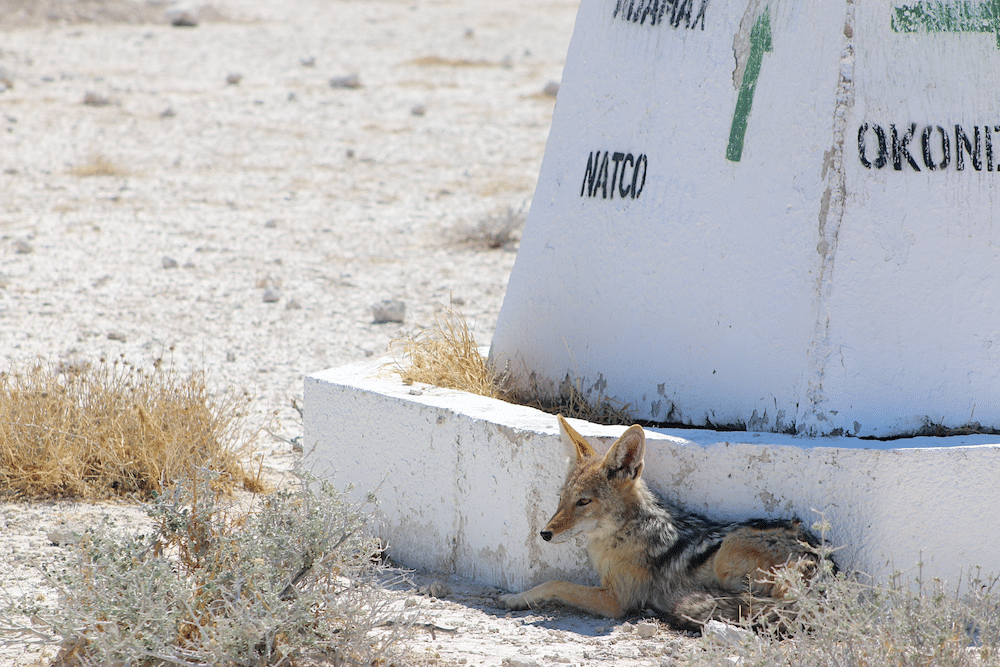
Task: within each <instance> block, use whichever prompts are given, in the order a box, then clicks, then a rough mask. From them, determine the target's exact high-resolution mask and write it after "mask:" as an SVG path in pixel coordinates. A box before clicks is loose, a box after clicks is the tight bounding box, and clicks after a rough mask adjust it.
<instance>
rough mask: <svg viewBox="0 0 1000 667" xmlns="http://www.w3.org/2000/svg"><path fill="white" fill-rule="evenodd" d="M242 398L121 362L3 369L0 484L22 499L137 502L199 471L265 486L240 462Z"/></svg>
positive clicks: (196, 377) (195, 378)
mask: <svg viewBox="0 0 1000 667" xmlns="http://www.w3.org/2000/svg"><path fill="white" fill-rule="evenodd" d="M248 402H249V396H248V395H246V394H242V395H235V394H226V395H222V396H213V395H211V394H209V391H208V388H207V386H206V381H205V375H204V374H203V373H192V374H191V375H190V376H188V377H187V378H180V377H178V376H177V375H176V374H175V373H174V372H173V371H171V370H169V369H165V368H163V367H162V364H161V363H160V362H159V361H157V362H156V363H155V364H154V368H153V370H152V371H151V372H147V371H144V370H143V369H141V368H137V367H135V366H133V365H131V364H128V363H125V362H124V361H122V360H121V359H118V360H115V361H114V362H113V363H110V364H109V363H107V362H106V361H104V360H102V361H101V362H100V363H99V364H98V365H96V366H92V365H90V364H86V363H85V364H75V365H74V364H44V363H36V364H33V365H31V366H28V367H26V368H22V369H14V370H11V371H8V372H3V373H0V488H2V489H4V490H6V491H7V492H9V493H12V494H14V495H16V496H20V497H26V498H55V497H82V498H88V499H93V498H108V497H113V496H137V497H139V498H142V499H148V498H150V497H152V496H153V494H155V493H159V492H160V491H161V490H162V489H163V486H164V484H165V483H168V482H170V481H172V480H174V479H177V478H182V477H185V476H188V475H190V474H191V472H192V471H193V470H194V469H195V468H197V467H210V468H212V469H214V470H217V471H219V472H220V473H221V475H220V477H219V479H218V481H219V483H220V484H223V485H225V486H226V487H228V488H232V487H233V486H239V485H243V486H245V487H247V488H248V489H249V490H256V491H260V490H262V485H261V484H260V481H259V479H257V478H255V477H252V476H250V475H249V474H247V473H246V472H244V470H243V468H242V465H241V459H245V450H246V449H247V447H248V446H249V444H250V438H249V436H247V435H246V434H245V430H244V427H243V421H242V420H243V415H244V411H245V408H246V405H247V403H248Z"/></svg>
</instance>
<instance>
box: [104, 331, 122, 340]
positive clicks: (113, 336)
mask: <svg viewBox="0 0 1000 667" xmlns="http://www.w3.org/2000/svg"><path fill="white" fill-rule="evenodd" d="M108 340H116V341H118V342H119V343H124V342H125V340H126V339H125V334H123V333H122V332H121V331H112V332H110V333H109V334H108Z"/></svg>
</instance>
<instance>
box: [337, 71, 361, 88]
mask: <svg viewBox="0 0 1000 667" xmlns="http://www.w3.org/2000/svg"><path fill="white" fill-rule="evenodd" d="M330 87H331V88H360V87H361V80H360V79H358V75H357V74H348V75H347V76H335V77H333V78H332V79H330Z"/></svg>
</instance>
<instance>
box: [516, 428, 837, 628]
mask: <svg viewBox="0 0 1000 667" xmlns="http://www.w3.org/2000/svg"><path fill="white" fill-rule="evenodd" d="M559 425H560V428H561V431H562V437H563V442H564V443H565V444H566V445H567V447H568V448H569V451H570V452H572V455H573V456H575V461H576V462H575V464H571V468H570V471H569V475H568V476H567V478H566V483H565V484H564V485H563V488H562V492H561V495H560V499H559V508H558V510H556V513H555V515H554V516H553V517H552V519H551V520H550V521H549V523H548V525H546V526H545V529H544V530H542V532H541V536H542V539H543V540H545V541H547V542H556V543H558V542H565V541H567V540H569V539H571V538H574V537H576V536H578V535H583V536H585V537H586V538H587V540H588V552H589V554H590V560H591V562H592V563H593V564H594V566H595V567H596V568H597V571H598V572H599V573H600V576H601V585H600V586H598V587H592V586H582V585H580V584H574V583H569V582H565V581H548V582H546V583H544V584H541V585H539V586H536V587H534V588H532V589H531V590H528V591H525V592H523V593H517V594H511V595H503V596H501V598H500V602H501V603H502V604H503V605H505V606H506V607H508V608H510V609H527V608H529V607H535V606H538V605H540V604H542V603H546V602H558V603H562V604H565V605H569V606H571V607H575V608H577V609H581V610H583V611H586V612H589V613H591V614H596V615H600V616H608V617H612V618H620V617H622V616H624V615H625V614H627V613H629V612H634V611H638V610H642V609H645V608H651V609H653V610H654V611H656V612H657V613H658V614H659V615H661V616H663V617H664V618H665V619H666V620H667V621H669V622H670V623H672V624H673V625H674V626H676V627H680V628H686V629H693V630H697V629H700V628H701V627H702V626H703V625H704V624H705V623H706V622H707V621H709V620H712V619H716V620H722V621H727V622H730V623H739V622H743V621H750V622H751V623H753V622H755V621H759V620H761V619H762V618H766V617H768V614H769V612H772V611H773V610H774V609H775V608H776V607H777V606H780V605H782V602H783V598H784V594H785V591H784V590H783V588H782V586H781V584H780V583H776V578H775V574H776V573H777V572H778V571H779V570H781V569H782V568H796V569H798V570H799V571H800V572H802V573H803V574H804V575H805V576H806V577H811V576H812V575H813V574H814V572H815V571H816V569H817V567H818V565H819V563H820V556H819V555H817V549H816V548H817V547H818V546H819V541H818V540H817V539H816V537H815V536H813V535H812V534H811V533H809V532H808V531H806V530H805V529H804V528H803V527H802V525H801V523H800V522H799V521H798V520H770V519H757V520H749V521H739V522H733V523H724V522H717V521H712V520H710V519H708V518H706V517H703V516H701V515H699V514H696V513H694V512H690V511H687V510H684V509H682V508H680V507H677V506H675V505H673V504H671V503H668V502H666V501H665V500H663V499H662V498H660V497H659V496H658V495H656V494H654V493H653V492H652V491H650V490H649V488H648V487H647V486H646V483H645V482H644V481H643V480H642V478H641V477H640V474H641V473H642V466H643V454H644V452H645V447H646V444H645V443H646V437H645V434H644V433H643V430H642V427H641V426H638V425H635V426H632V427H630V428H629V429H628V430H627V431H625V433H624V434H623V435H622V436H621V437H620V438H619V439H618V440H617V441H616V442H615V443H614V444H613V445H612V446H611V449H610V450H609V451H608V453H607V455H605V456H603V457H601V456H599V455H598V454H597V452H596V451H594V448H593V447H591V446H590V444H589V443H588V442H587V441H586V440H584V438H583V436H581V435H580V434H579V433H577V432H576V431H574V430H573V428H572V427H570V425H569V424H567V423H566V420H565V419H563V418H562V416H561V415H560V416H559Z"/></svg>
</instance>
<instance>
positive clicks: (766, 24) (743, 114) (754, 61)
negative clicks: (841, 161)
mask: <svg viewBox="0 0 1000 667" xmlns="http://www.w3.org/2000/svg"><path fill="white" fill-rule="evenodd" d="M996 1H997V2H1000V0H996ZM770 51H771V11H770V9H769V8H765V9H764V11H763V13H762V14H761V15H760V16H759V17H757V22H756V23H754V26H753V29H752V30H751V31H750V55H749V56H748V57H747V66H746V67H745V68H744V69H743V84H742V85H741V86H740V95H739V97H737V98H736V111H734V112H733V124H732V127H731V128H730V129H729V148H727V149H726V159H727V160H730V161H731V162H739V161H740V158H741V157H743V137H744V136H745V135H746V132H747V121H748V120H749V119H750V108H751V107H752V106H753V94H754V91H755V90H756V89H757V77H758V76H760V64H761V61H763V60H764V53H770Z"/></svg>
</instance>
